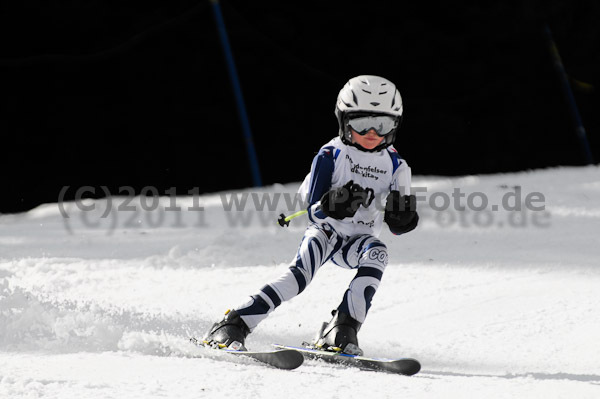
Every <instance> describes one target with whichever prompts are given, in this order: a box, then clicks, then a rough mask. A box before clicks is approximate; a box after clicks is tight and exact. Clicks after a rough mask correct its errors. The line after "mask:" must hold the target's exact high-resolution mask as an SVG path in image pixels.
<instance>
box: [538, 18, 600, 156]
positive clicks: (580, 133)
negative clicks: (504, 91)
mask: <svg viewBox="0 0 600 399" xmlns="http://www.w3.org/2000/svg"><path fill="white" fill-rule="evenodd" d="M544 34H545V35H546V40H547V41H548V47H549V48H550V53H551V54H552V59H553V60H554V68H555V69H556V72H557V73H558V75H559V78H560V81H561V83H562V88H563V92H564V94H565V96H566V97H567V101H568V102H569V109H570V110H571V115H572V117H573V121H574V122H575V129H576V132H577V137H578V138H579V144H580V145H581V150H582V152H583V156H584V158H585V162H586V163H587V164H588V165H591V164H593V163H594V158H593V157H592V151H591V149H590V143H589V142H588V139H587V135H586V132H585V128H584V127H583V122H582V121H581V116H580V115H579V109H578V108H577V103H576V102H575V96H573V90H571V85H570V84H569V78H568V76H567V72H566V71H565V67H564V66H563V63H562V60H561V58H560V54H559V53H558V49H557V48H556V44H555V43H554V40H553V39H552V33H551V32H550V27H549V26H548V25H546V26H545V27H544Z"/></svg>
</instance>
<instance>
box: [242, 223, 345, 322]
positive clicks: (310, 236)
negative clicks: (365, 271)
mask: <svg viewBox="0 0 600 399" xmlns="http://www.w3.org/2000/svg"><path fill="white" fill-rule="evenodd" d="M341 246H342V238H341V237H339V236H338V235H337V234H336V233H335V232H334V231H333V230H332V229H331V228H330V227H329V226H328V225H317V224H313V225H310V226H309V227H308V228H307V229H306V232H305V233H304V237H303V238H302V242H301V243H300V246H299V248H298V252H297V254H296V257H295V259H294V260H293V261H292V262H291V264H290V267H289V269H288V270H286V272H285V273H283V275H281V276H280V277H279V278H278V279H276V280H275V281H272V282H270V283H268V284H266V285H265V286H263V287H262V288H261V289H260V290H259V291H258V292H257V293H256V294H254V295H252V296H251V297H250V299H249V301H248V302H246V303H244V304H242V305H241V306H239V307H237V308H235V310H236V311H237V312H238V313H239V314H240V316H241V318H242V320H244V322H245V323H246V324H247V325H248V327H249V328H250V331H252V330H254V328H255V327H256V326H257V325H258V324H259V323H260V322H261V321H262V320H264V319H265V318H266V317H267V316H268V315H269V314H270V313H271V312H272V311H273V310H275V308H277V307H278V306H279V305H281V303H282V302H284V301H288V300H290V299H292V298H293V297H295V296H297V295H298V294H300V293H301V292H302V291H304V289H305V288H306V286H307V285H308V284H310V282H311V281H312V279H313V277H314V276H315V274H316V273H317V271H318V270H319V268H320V267H321V266H322V265H323V263H325V262H326V261H327V260H329V258H330V257H331V256H332V255H333V254H335V252H336V251H338V250H339V249H340V248H341Z"/></svg>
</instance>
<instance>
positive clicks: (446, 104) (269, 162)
mask: <svg viewBox="0 0 600 399" xmlns="http://www.w3.org/2000/svg"><path fill="white" fill-rule="evenodd" d="M4 3H9V4H4ZM479 3H481V4H479ZM495 3H497V4H493V5H492V4H491V2H490V4H488V3H484V2H474V1H464V0H463V1H453V2H445V3H440V4H435V3H432V2H419V1H410V2H409V1H397V2H389V1H388V2H376V1H370V2H364V3H354V2H341V1H319V2H317V1H303V2H282V1H272V0H268V1H261V2H253V1H244V0H223V1H222V3H221V8H222V11H223V16H224V18H225V22H226V25H227V29H228V34H229V39H230V42H231V45H232V48H233V52H234V56H235V61H236V65H237V70H238V73H239V78H240V81H241V84H242V89H243V94H244V98H245V101H246V106H247V111H248V115H249V120H250V126H251V129H252V133H253V136H254V142H255V145H256V150H257V154H258V158H259V164H260V170H261V173H262V179H263V184H273V183H286V182H293V181H300V180H302V179H303V177H304V176H305V174H306V173H308V171H309V168H310V163H311V160H312V158H313V156H314V154H315V152H316V151H317V150H318V148H319V147H320V146H321V145H323V144H324V143H325V142H327V141H328V140H329V139H330V138H332V137H334V136H335V135H336V134H337V122H336V120H335V117H334V114H333V110H334V106H335V100H336V96H337V93H338V91H339V90H340V89H341V88H342V86H343V85H344V84H345V82H346V81H347V80H348V79H349V78H351V77H353V76H356V75H360V74H373V75H380V76H384V77H386V78H388V79H389V80H391V81H393V82H394V83H396V85H397V86H398V88H399V89H400V92H401V94H402V96H403V99H404V110H405V118H404V123H403V125H402V127H401V131H400V133H399V136H398V138H397V141H396V144H395V146H396V148H397V149H398V150H399V152H400V154H401V155H402V156H403V157H404V158H405V159H406V160H407V161H408V162H409V164H410V165H411V167H412V169H413V174H415V175H431V174H434V175H463V174H485V173H497V172H511V171H520V170H527V169H534V168H545V167H551V166H558V165H583V164H585V162H584V157H583V155H582V151H581V149H580V147H579V142H578V140H577V136H576V134H575V128H574V125H573V121H572V118H571V115H570V113H569V108H568V102H567V100H566V99H565V97H564V95H563V93H562V91H561V85H560V80H559V78H558V75H557V73H556V71H555V70H554V69H553V63H552V58H551V56H550V52H549V49H548V45H547V43H546V41H545V38H544V35H543V27H544V25H545V24H548V26H549V27H550V29H551V31H552V34H553V36H554V39H555V42H556V45H557V47H558V49H559V51H560V55H561V57H562V60H563V63H564V66H565V68H566V70H567V72H568V74H569V76H570V78H571V84H572V87H573V91H574V94H575V99H576V102H577V105H578V106H579V110H580V112H581V116H582V119H583V123H584V126H585V128H586V130H587V134H588V137H589V142H590V144H591V146H592V151H593V155H594V159H595V160H598V159H600V116H599V115H598V110H599V109H600V108H599V105H600V99H599V96H598V90H597V88H598V85H599V84H600V82H599V81H598V77H599V74H598V71H600V28H599V27H598V21H599V20H600V4H599V3H598V2H597V1H593V0H579V1H541V0H540V1H503V2H495ZM211 7H212V6H211V4H210V2H209V1H184V0H169V1H168V2H167V1H87V2H78V1H64V0H62V1H61V0H57V1H53V2H43V1H34V0H20V1H18V2H3V4H2V5H1V6H0V30H1V31H0V49H1V54H0V56H1V58H0V132H1V147H0V148H1V149H2V150H1V152H0V174H1V175H0V176H1V178H2V183H1V193H2V195H1V198H0V212H5V213H6V212H20V211H25V210H28V209H31V208H32V207H35V206H37V205H38V204H40V203H46V202H56V201H57V199H58V193H59V191H60V189H61V188H62V187H63V186H65V185H69V186H71V187H78V186H83V185H90V186H95V187H99V186H101V185H106V186H107V187H108V188H109V190H110V191H111V193H112V194H118V188H119V187H120V186H132V187H134V188H135V190H136V191H137V192H139V190H141V188H142V187H144V186H147V185H150V186H154V187H156V188H157V190H158V191H159V193H161V194H164V192H165V190H167V189H169V188H170V187H177V193H178V194H186V193H187V191H188V190H190V189H191V188H194V187H198V188H199V189H200V192H213V191H219V190H226V189H235V188H246V187H250V186H252V177H251V173H250V168H249V166H248V157H247V154H246V149H245V144H244V139H243V134H242V129H241V125H240V120H239V118H238V115H237V111H236V107H235V102H234V96H233V91H232V86H231V83H230V80H229V77H228V75H227V69H226V64H225V61H224V56H223V50H222V47H221V44H220V41H219V37H218V34H217V29H216V25H215V19H214V16H213V14H212V8H211ZM98 194H99V195H101V193H100V192H99V193H98ZM73 195H74V192H73V191H69V192H68V194H67V199H69V196H73Z"/></svg>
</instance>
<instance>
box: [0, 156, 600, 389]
mask: <svg viewBox="0 0 600 399" xmlns="http://www.w3.org/2000/svg"><path fill="white" fill-rule="evenodd" d="M413 180H414V182H413V183H414V186H415V187H420V189H421V191H420V196H421V197H422V198H421V200H420V201H419V212H420V214H421V223H420V225H419V227H418V228H417V230H415V231H413V232H411V233H410V234H406V235H403V236H393V235H391V234H390V233H389V232H387V231H384V233H382V235H381V238H382V240H383V241H384V242H385V243H386V244H387V246H388V250H389V253H390V264H389V265H388V267H387V270H386V272H385V274H384V277H383V281H382V284H381V286H380V288H379V290H378V292H377V294H376V295H375V297H374V299H373V305H372V308H371V310H370V313H369V316H368V318H367V320H366V322H365V324H364V326H363V328H362V329H361V331H360V334H359V340H360V344H361V347H362V348H363V349H364V351H365V353H366V354H368V355H373V356H381V357H396V356H400V357H415V358H417V359H419V360H420V361H421V363H422V365H423V368H422V371H421V372H420V373H419V374H417V375H416V376H413V377H403V376H398V375H392V374H386V373H381V372H368V371H360V370H357V369H352V368H346V367H342V366H336V365H329V364H323V363H321V362H318V361H306V362H305V363H304V364H303V365H302V366H301V367H300V368H298V369H296V370H293V371H283V370H278V369H274V368H270V367H268V366H263V365H258V364H255V363H253V362H252V361H248V360H243V359H241V358H235V359H231V358H228V357H227V356H224V355H223V354H220V353H218V352H216V351H210V350H202V349H199V348H195V347H193V346H192V345H191V344H190V343H189V342H188V338H189V337H190V336H201V335H202V334H203V333H204V332H205V331H206V330H207V329H208V328H209V327H210V326H211V325H212V323H213V322H215V321H217V320H218V319H220V318H221V317H222V314H223V313H224V312H225V310H227V309H228V308H230V307H234V306H236V305H238V304H240V303H241V302H243V301H244V300H245V298H246V296H247V295H249V294H252V293H254V292H255V291H256V290H257V289H258V288H260V287H262V286H263V285H264V284H265V283H266V282H268V281H270V280H271V279H273V278H276V277H278V276H279V274H280V273H282V272H283V271H284V270H285V268H287V267H288V264H289V262H290V261H291V260H292V259H293V258H294V256H295V252H296V249H297V246H298V244H299V242H300V239H301V237H302V233H303V231H304V228H305V227H306V223H307V219H306V216H299V217H297V218H296V219H293V220H292V222H291V224H290V226H289V227H287V228H282V227H279V226H278V225H277V223H276V220H277V218H278V215H279V214H280V213H282V212H283V213H285V214H288V215H289V214H291V213H293V212H294V211H297V210H299V209H301V206H300V205H299V204H296V206H289V205H290V204H286V203H285V201H284V199H291V198H293V193H294V192H295V191H296V189H297V188H298V185H299V184H286V185H275V186H270V187H264V188H261V189H248V190H243V191H240V192H223V193H214V194H210V195H206V194H204V195H200V196H194V195H190V196H179V197H169V196H162V197H160V198H153V197H151V196H138V197H133V198H132V197H127V195H126V194H127V192H126V191H124V193H110V194H111V195H110V196H109V197H106V196H105V198H101V199H96V200H89V199H88V200H83V201H80V202H76V201H71V202H67V203H54V204H45V205H42V206H39V207H38V208H36V209H33V210H31V211H29V212H27V213H23V214H14V215H0V397H2V398H20V397H27V398H35V397H48V398H52V397H54V398H61V399H64V398H152V397H157V398H225V397H234V398H281V397H290V398H291V397H294V398H296V397H299V398H317V397H318V398H321V397H322V398H361V399H362V398H388V397H389V398H441V397H443V398H446V399H448V398H598V397H600V344H599V337H600V313H599V312H598V306H599V304H600V265H599V263H600V168H598V167H595V166H590V167H581V168H576V167H568V168H566V167H565V168H552V169H545V170H536V171H527V172H521V173H513V174H497V175H485V176H483V175H482V176H464V177H456V178H449V177H435V176H416V177H414V179H413ZM69 189H71V190H75V189H76V188H69ZM95 189H96V190H97V194H101V193H102V191H101V188H99V187H96V188H95ZM148 193H152V190H150V189H149V190H148ZM244 198H246V202H245V203H244V202H243V201H244ZM234 200H238V202H235V201H234ZM455 200H457V201H458V202H456V201H455ZM154 201H157V202H154ZM261 201H263V202H261ZM265 201H266V202H265ZM484 205H485V206H484ZM517 205H521V210H520V211H518V210H516V209H515V208H516V206H517ZM463 206H464V209H463ZM92 208H93V209H92ZM261 209H262V210H261ZM353 275H354V272H353V271H350V270H344V269H341V268H339V267H337V266H335V265H333V264H326V265H325V266H323V268H322V269H321V270H320V271H319V273H318V274H317V276H316V278H315V280H314V281H313V283H312V284H311V285H309V286H308V287H307V289H306V290H305V291H304V292H303V293H302V294H301V295H299V296H298V297H296V298H294V299H293V300H291V301H289V302H287V303H284V304H282V305H281V306H280V307H279V308H278V309H277V310H276V311H275V312H274V313H273V314H272V315H271V316H270V317H269V318H268V319H267V320H265V321H264V322H263V323H262V324H261V325H259V326H258V328H257V329H256V330H255V331H254V332H253V333H252V334H251V335H250V336H249V337H248V340H247V345H248V346H249V347H250V348H252V349H266V348H269V346H270V345H271V344H272V343H284V344H290V345H298V344H300V343H301V342H302V341H304V340H310V339H311V338H312V337H313V335H314V333H315V331H316V330H317V329H318V327H319V326H320V324H321V323H322V322H323V321H326V320H328V319H329V317H330V311H331V310H332V309H333V308H335V307H336V306H337V305H338V303H339V302H340V301H341V298H342V294H343V293H344V291H345V289H346V287H347V284H348V282H349V281H350V280H351V279H352V277H353Z"/></svg>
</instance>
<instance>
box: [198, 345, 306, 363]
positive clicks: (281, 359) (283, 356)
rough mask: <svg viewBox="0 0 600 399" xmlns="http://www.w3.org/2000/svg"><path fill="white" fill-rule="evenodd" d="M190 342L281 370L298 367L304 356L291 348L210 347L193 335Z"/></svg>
mask: <svg viewBox="0 0 600 399" xmlns="http://www.w3.org/2000/svg"><path fill="white" fill-rule="evenodd" d="M190 342H191V343H193V344H194V345H196V346H198V347H201V348H206V349H212V350H217V351H219V352H223V353H227V354H228V355H231V356H242V357H247V358H250V359H254V360H256V361H257V362H259V363H263V364H267V365H269V366H272V367H276V368H278V369H283V370H293V369H295V368H298V367H300V365H301V364H302V363H303V362H304V356H302V354H301V353H300V352H298V351H297V350H295V349H292V348H280V349H275V350H268V351H242V350H235V349H228V348H223V349H215V348H211V347H210V346H207V345H204V343H203V342H202V341H201V340H199V339H197V338H194V337H192V338H190Z"/></svg>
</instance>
